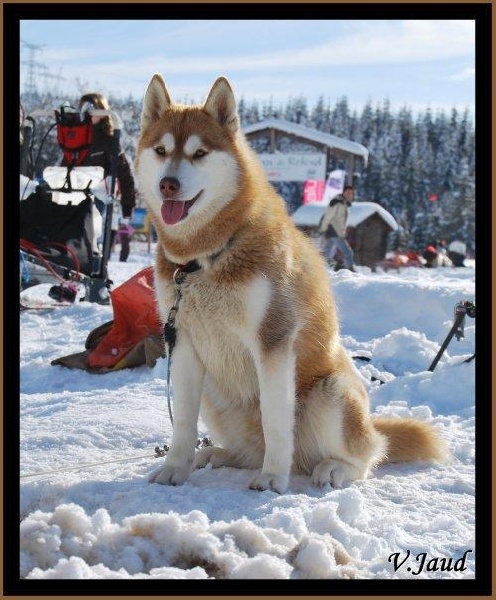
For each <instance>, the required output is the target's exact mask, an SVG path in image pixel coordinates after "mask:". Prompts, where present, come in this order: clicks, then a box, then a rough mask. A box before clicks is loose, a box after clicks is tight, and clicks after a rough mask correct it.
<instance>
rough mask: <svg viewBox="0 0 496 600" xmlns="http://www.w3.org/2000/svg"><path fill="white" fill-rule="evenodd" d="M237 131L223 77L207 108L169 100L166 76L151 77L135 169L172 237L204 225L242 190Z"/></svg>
mask: <svg viewBox="0 0 496 600" xmlns="http://www.w3.org/2000/svg"><path fill="white" fill-rule="evenodd" d="M238 130H239V119H238V115H237V108H236V101H235V99H234V95H233V92H232V89H231V86H230V85H229V82H228V81H227V79H225V78H224V77H219V78H218V79H217V80H216V81H215V83H214V85H213V86H212V89H211V90H210V93H209V95H208V97H207V100H206V101H205V104H204V105H203V106H185V105H180V104H175V103H173V102H171V99H170V95H169V93H168V91H167V89H166V87H165V83H164V80H163V78H162V76H161V75H159V74H155V75H154V76H153V78H152V80H151V81H150V83H149V85H148V88H147V90H146V93H145V97H144V101H143V110H142V114H141V137H140V141H139V146H138V153H137V159H136V173H137V177H138V180H139V185H140V190H141V191H142V192H143V194H144V195H145V198H146V200H147V203H148V206H149V208H150V210H151V211H152V213H153V214H154V216H155V218H156V220H158V222H159V223H160V225H161V227H165V228H166V229H167V231H168V233H169V235H170V234H177V235H178V236H182V235H184V234H185V233H188V232H191V231H192V230H195V229H198V228H199V227H202V226H203V225H205V224H206V223H208V221H209V220H211V219H212V217H213V216H214V215H215V214H217V213H218V212H219V211H220V210H221V209H222V208H223V207H224V206H225V205H226V204H228V203H229V202H230V201H231V200H232V198H233V197H234V195H235V194H236V192H237V191H238V186H239V169H238V162H237V150H236V144H235V138H236V135H237V132H238Z"/></svg>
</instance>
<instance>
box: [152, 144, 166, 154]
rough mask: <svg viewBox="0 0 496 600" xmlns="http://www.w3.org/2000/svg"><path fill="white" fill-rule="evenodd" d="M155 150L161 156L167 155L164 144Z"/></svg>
mask: <svg viewBox="0 0 496 600" xmlns="http://www.w3.org/2000/svg"><path fill="white" fill-rule="evenodd" d="M154 150H155V152H156V153H157V154H158V155H159V156H165V148H164V147H163V146H157V147H156V148H154Z"/></svg>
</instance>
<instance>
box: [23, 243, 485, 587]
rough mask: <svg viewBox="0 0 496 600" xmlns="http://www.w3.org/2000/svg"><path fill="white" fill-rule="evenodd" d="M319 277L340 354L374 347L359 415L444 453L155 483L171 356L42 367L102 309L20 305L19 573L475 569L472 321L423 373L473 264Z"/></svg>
mask: <svg viewBox="0 0 496 600" xmlns="http://www.w3.org/2000/svg"><path fill="white" fill-rule="evenodd" d="M152 252H153V251H152ZM152 256H153V254H152V255H150V254H148V253H147V252H146V246H145V245H144V244H140V243H138V242H133V244H132V254H131V256H130V258H129V262H128V263H119V262H117V255H115V254H114V255H113V256H112V260H111V261H110V263H109V271H110V277H111V279H113V280H114V283H115V285H118V284H120V283H122V282H124V281H125V280H126V279H128V278H129V277H130V276H132V275H133V274H134V273H136V272H138V271H139V270H141V269H142V268H144V267H145V266H148V265H149V264H151V262H152V261H153V257H152ZM329 280H330V285H331V286H332V289H333V291H334V295H335V299H336V302H337V304H338V308H339V313H340V318H341V324H342V337H343V340H344V343H345V346H346V348H347V350H348V351H349V353H350V355H351V356H362V357H364V356H365V357H368V358H369V359H370V361H365V360H361V359H358V358H357V359H355V364H356V366H357V368H358V369H359V371H360V373H361V376H362V377H363V381H364V382H365V384H366V386H367V388H368V390H369V392H370V399H371V410H372V411H373V412H375V413H378V414H383V415H390V416H391V417H392V418H395V417H398V416H413V417H415V418H417V419H420V420H424V421H427V422H430V423H433V424H434V425H435V426H436V427H437V428H438V429H439V431H440V432H441V434H442V436H443V437H444V438H445V439H446V441H447V442H448V445H449V448H450V451H451V453H452V458H451V461H450V462H449V463H447V464H443V465H433V464H424V463H415V464H408V465H388V466H383V467H380V468H377V469H376V470H375V471H374V472H373V474H372V476H371V477H370V478H369V479H368V480H366V481H359V482H355V483H353V484H351V485H349V486H347V487H345V488H343V489H336V490H335V489H332V488H331V487H330V486H329V485H327V486H326V487H324V488H321V489H317V488H315V487H312V486H311V484H310V481H309V478H308V477H304V476H293V477H292V478H291V481H290V486H289V489H288V491H287V493H286V494H284V495H278V494H276V493H274V492H271V491H264V492H257V491H252V490H249V489H248V484H249V482H250V480H251V478H252V477H253V473H252V472H250V471H247V470H236V469H232V468H221V469H216V470H212V469H211V468H206V469H202V470H199V471H196V472H195V473H193V474H192V476H191V477H190V479H189V481H188V482H186V483H185V484H184V485H183V486H180V487H166V486H162V485H158V484H149V483H148V482H147V477H148V475H149V474H150V473H151V471H152V470H153V469H155V468H156V467H157V466H158V464H159V461H163V460H164V459H163V458H158V459H157V458H154V448H155V446H157V445H159V446H163V445H164V444H166V443H169V442H170V439H171V424H170V422H169V416H168V411H167V401H166V371H167V369H166V361H165V360H159V361H158V363H157V365H156V366H155V367H154V368H153V369H150V368H148V367H146V366H143V367H139V368H136V369H131V370H124V371H118V372H115V373H110V374H105V375H96V374H89V373H86V372H84V371H77V370H69V369H66V368H64V367H61V366H56V367H55V366H51V365H50V361H51V360H53V359H55V358H57V357H60V356H64V355H67V354H70V353H75V352H79V351H81V350H83V349H84V341H85V339H86V336H87V334H88V333H89V331H90V330H91V329H93V328H94V327H96V326H97V325H99V324H101V323H104V322H106V321H108V320H110V319H111V318H112V309H111V307H109V306H100V305H96V304H91V303H87V302H82V303H75V304H73V305H71V306H69V307H64V308H58V309H55V310H52V311H26V312H23V313H22V314H21V315H20V322H21V323H20V345H21V348H20V392H21V394H20V474H21V480H20V481H21V488H20V513H21V514H20V521H21V523H20V551H21V555H20V578H21V579H35V580H40V579H153V580H159V579H176V580H184V579H196V580H206V579H224V580H226V579H227V580H239V579H281V580H284V579H291V580H298V579H315V580H326V579H366V580H375V579H379V580H384V579H387V580H396V579H397V580H400V579H402V580H404V579H407V580H416V581H418V580H421V579H451V580H466V579H473V578H474V577H475V568H476V556H475V494H474V489H475V458H474V457H475V455H474V438H475V366H476V361H475V360H472V361H470V362H467V363H465V362H464V360H465V359H468V358H469V357H470V356H471V355H472V354H473V353H474V351H475V319H472V318H468V317H467V318H466V321H465V338H464V339H462V340H460V341H457V340H456V339H455V338H453V340H452V341H451V343H450V344H449V346H448V348H447V350H446V351H445V352H444V354H443V356H442V358H441V360H440V361H439V363H438V365H437V367H436V368H435V370H434V371H433V372H429V371H428V367H429V366H430V364H431V362H432V360H433V359H434V357H435V356H436V354H437V352H438V350H439V348H440V346H441V344H442V342H443V341H444V339H445V338H446V336H447V334H448V332H449V330H450V329H451V326H452V324H453V311H454V306H455V304H456V303H457V302H459V301H461V300H470V301H475V268H474V265H473V263H471V264H469V265H468V267H467V268H439V269H415V268H409V269H405V270H403V271H401V272H395V271H389V272H388V273H383V272H377V273H371V272H370V270H369V269H367V268H366V267H358V273H350V272H348V271H340V272H338V273H334V272H332V273H331V272H329ZM379 380H382V381H383V382H385V383H384V384H381V383H380V381H379ZM208 433H209V432H208V431H207V430H206V429H205V427H204V426H203V425H202V423H200V434H201V435H208ZM443 566H444V567H445V568H444V569H443ZM460 583H461V582H460ZM176 585H177V584H176ZM412 586H413V582H412ZM240 589H241V590H242V589H243V588H242V587H241V588H240ZM326 589H327V588H326ZM411 589H412V590H414V587H412V588H411ZM163 590H164V593H166V590H167V586H164V588H163ZM329 590H331V588H329ZM261 593H265V591H262V590H261Z"/></svg>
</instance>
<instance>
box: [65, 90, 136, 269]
mask: <svg viewBox="0 0 496 600" xmlns="http://www.w3.org/2000/svg"><path fill="white" fill-rule="evenodd" d="M87 103H89V104H91V105H92V106H94V107H95V108H96V109H100V110H109V103H108V100H107V98H105V96H103V95H102V94H99V93H97V92H91V93H88V94H84V95H83V96H81V98H80V99H79V108H80V109H81V108H82V107H83V106H84V105H85V104H87ZM91 121H92V124H93V140H92V142H91V148H90V151H89V153H88V155H87V156H86V158H85V159H84V160H83V162H82V163H81V166H92V167H102V168H103V170H104V174H105V177H106V178H107V177H109V176H110V175H111V168H112V153H113V143H114V140H113V132H114V128H113V124H112V119H111V117H110V115H105V116H103V117H101V116H92V117H91ZM62 165H64V166H67V165H68V162H67V161H66V160H65V158H64V159H63V160H62ZM116 176H117V181H118V184H119V185H118V189H119V192H120V207H118V206H115V207H114V211H115V212H116V213H118V212H121V213H122V215H120V216H119V223H118V224H117V226H113V227H112V240H111V243H112V242H113V238H114V237H115V235H116V233H117V231H118V229H121V228H122V229H123V233H122V236H121V235H120V238H121V254H120V257H119V260H120V261H121V262H125V261H126V260H127V256H128V254H129V241H130V240H129V239H126V240H124V243H123V242H122V238H123V237H125V231H126V230H127V226H128V225H129V222H130V219H131V217H132V214H133V208H134V206H135V205H136V198H135V196H136V192H135V185H134V177H133V174H132V172H131V167H130V165H129V162H128V160H127V158H126V155H125V154H124V152H123V150H122V148H121V147H120V146H119V149H118V156H117V172H116ZM109 191H110V190H109ZM116 195H117V194H116ZM114 222H115V219H114ZM114 227H115V228H114Z"/></svg>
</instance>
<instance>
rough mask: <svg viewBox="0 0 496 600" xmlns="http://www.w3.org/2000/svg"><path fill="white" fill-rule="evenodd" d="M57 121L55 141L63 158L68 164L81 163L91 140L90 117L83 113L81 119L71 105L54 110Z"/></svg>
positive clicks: (91, 127)
mask: <svg viewBox="0 0 496 600" xmlns="http://www.w3.org/2000/svg"><path fill="white" fill-rule="evenodd" d="M55 119H56V122H57V142H58V143H59V146H60V147H61V148H62V151H63V153H64V158H65V160H66V162H67V164H68V165H71V166H76V165H81V164H82V163H83V161H84V159H85V158H86V157H87V156H88V152H89V151H90V146H91V142H92V140H93V126H92V123H91V117H90V115H89V114H87V113H85V116H84V119H83V120H82V121H81V117H80V114H79V113H78V112H76V111H75V110H74V109H73V108H72V107H68V110H65V107H63V106H62V107H61V108H60V112H59V111H55Z"/></svg>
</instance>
